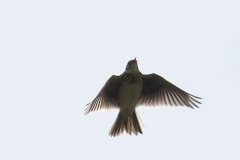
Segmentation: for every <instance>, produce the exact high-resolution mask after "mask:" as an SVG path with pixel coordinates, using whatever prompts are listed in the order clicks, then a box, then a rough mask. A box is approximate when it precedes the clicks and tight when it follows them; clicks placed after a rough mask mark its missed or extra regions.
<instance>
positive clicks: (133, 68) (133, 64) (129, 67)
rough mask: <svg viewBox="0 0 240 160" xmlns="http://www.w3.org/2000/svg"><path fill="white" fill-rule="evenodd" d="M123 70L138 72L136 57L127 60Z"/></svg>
mask: <svg viewBox="0 0 240 160" xmlns="http://www.w3.org/2000/svg"><path fill="white" fill-rule="evenodd" d="M125 72H127V73H139V70H138V64H137V60H136V58H135V59H133V60H130V61H128V63H127V66H126V69H125Z"/></svg>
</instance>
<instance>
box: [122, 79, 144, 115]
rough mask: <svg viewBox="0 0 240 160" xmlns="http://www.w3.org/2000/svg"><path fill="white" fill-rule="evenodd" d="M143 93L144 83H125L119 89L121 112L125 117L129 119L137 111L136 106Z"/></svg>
mask: <svg viewBox="0 0 240 160" xmlns="http://www.w3.org/2000/svg"><path fill="white" fill-rule="evenodd" d="M141 93H142V81H140V82H129V81H124V82H123V83H122V84H121V86H120V88H119V94H118V95H119V103H120V107H121V108H120V111H121V113H122V114H123V116H124V117H129V116H131V115H132V113H133V112H134V110H135V106H136V104H137V102H138V100H139V98H140V96H141Z"/></svg>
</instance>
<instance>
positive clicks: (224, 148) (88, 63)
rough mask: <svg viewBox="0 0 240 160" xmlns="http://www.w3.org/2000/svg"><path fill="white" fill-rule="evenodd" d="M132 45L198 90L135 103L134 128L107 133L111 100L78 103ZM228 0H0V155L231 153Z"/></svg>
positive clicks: (235, 147)
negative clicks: (101, 105)
mask: <svg viewBox="0 0 240 160" xmlns="http://www.w3.org/2000/svg"><path fill="white" fill-rule="evenodd" d="M135 57H137V59H138V65H139V69H140V71H141V72H142V73H143V74H150V73H157V74H159V75H161V76H162V77H164V78H165V79H167V80H168V81H170V82H172V83H173V84H175V85H177V86H178V87H180V88H182V89H183V90H185V91H187V92H189V93H191V94H193V95H196V96H200V97H202V98H203V99H202V100H201V102H202V105H200V108H197V109H189V108H186V107H162V106H159V107H155V108H154V109H153V108H146V107H145V108H144V107H139V108H137V112H138V114H139V116H140V118H141V120H142V122H143V124H144V126H145V132H144V133H143V134H142V135H138V136H135V135H133V136H130V135H127V134H123V135H121V136H119V137H115V138H113V137H109V136H108V132H109V130H110V128H111V126H112V124H113V122H114V120H115V118H116V117H117V114H118V110H112V111H98V112H95V113H90V114H89V115H87V116H85V115H84V109H85V108H86V104H87V103H89V102H91V101H92V100H93V99H94V98H95V96H96V95H97V93H98V92H99V91H100V89H101V88H102V86H103V85H104V84H105V82H106V81H107V79H108V78H109V77H110V76H111V75H113V74H114V75H120V74H121V73H122V72H123V71H124V70H125V66H126V64H127V62H128V61H129V60H131V59H134V58H135ZM239 81H240V1H238V0H236V1H233V0H218V1H217V0H215V1H209V0H201V1H199V0H197V1H195V0H191V1H190V0H189V1H186V0H184V1H177V0H163V1H157V0H156V1H141V0H139V1H129V0H128V1H125V0H124V1H114V0H112V1H110V0H109V1H105V0H96V1H91V0H88V1H87V0H86V1H85V0H75V1H71V0H68V1H63V0H59V1H49V0H48V1H42V0H41V1H40V0H39V1H30V0H29V1H24V0H22V1H17V0H9V1H1V2H0V159H2V160H27V159H29V160H30V159H31V160H33V159H34V160H46V159H51V160H69V159H70V160H79V159H116V160H118V159H119V160H120V159H121V160H123V159H124V160H127V159H138V160H146V159H163V160H190V159H191V160H192V159H194V160H203V159H204V160H205V159H206V160H207V159H209V160H210V159H215V160H216V159H217V160H226V159H229V160H239V159H240V152H239V151H240V150H239V149H240V125H239V122H240V100H239V99H240V85H239Z"/></svg>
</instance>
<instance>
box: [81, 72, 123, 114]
mask: <svg viewBox="0 0 240 160" xmlns="http://www.w3.org/2000/svg"><path fill="white" fill-rule="evenodd" d="M119 86H120V76H115V75H113V76H111V77H110V78H109V79H108V81H107V82H106V84H105V85H104V86H103V88H102V89H101V91H100V92H99V93H98V95H97V96H96V98H95V99H94V100H93V101H92V102H90V103H88V104H87V106H88V107H87V108H86V109H85V111H86V112H85V114H88V113H89V112H92V111H96V110H99V109H111V108H120V107H119V100H118V90H119Z"/></svg>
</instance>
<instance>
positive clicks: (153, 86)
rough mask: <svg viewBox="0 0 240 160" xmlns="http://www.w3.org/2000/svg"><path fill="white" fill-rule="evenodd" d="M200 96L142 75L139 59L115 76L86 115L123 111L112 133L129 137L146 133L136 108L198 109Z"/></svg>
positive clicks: (152, 75) (111, 134) (155, 77)
mask: <svg viewBox="0 0 240 160" xmlns="http://www.w3.org/2000/svg"><path fill="white" fill-rule="evenodd" d="M198 99H201V98H200V97H197V96H194V95H192V94H189V93H187V92H185V91H184V90H182V89H180V88H178V87H177V86H175V85H174V84H172V83H170V82H168V81H167V80H165V79H164V78H163V77H161V76H159V75H157V74H154V73H152V74H142V73H141V72H140V71H139V69H138V63H137V60H136V58H135V59H133V60H130V61H129V62H128V63H127V66H126V69H125V71H124V72H123V73H122V74H121V75H120V76H116V75H112V76H111V77H110V78H109V79H108V81H107V82H106V84H105V85H104V86H103V88H102V89H101V91H100V92H99V93H98V95H97V96H96V98H94V100H93V101H92V102H90V103H89V104H87V106H88V107H87V108H86V109H85V115H87V114H88V113H89V112H93V111H96V110H100V109H112V108H116V109H119V110H120V111H119V113H118V116H117V118H116V120H115V122H114V124H113V126H112V128H111V130H110V132H109V135H110V136H114V137H115V136H118V135H120V134H121V133H123V132H124V131H125V132H126V133H128V134H130V135H131V134H132V133H133V134H135V135H137V134H138V133H141V134H142V132H143V125H142V123H141V120H140V118H139V116H138V115H137V112H136V107H137V106H140V105H145V106H157V105H166V106H186V107H189V108H194V107H197V108H198V106H197V104H201V102H199V101H198Z"/></svg>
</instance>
